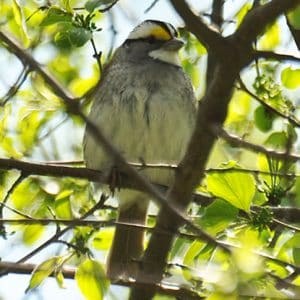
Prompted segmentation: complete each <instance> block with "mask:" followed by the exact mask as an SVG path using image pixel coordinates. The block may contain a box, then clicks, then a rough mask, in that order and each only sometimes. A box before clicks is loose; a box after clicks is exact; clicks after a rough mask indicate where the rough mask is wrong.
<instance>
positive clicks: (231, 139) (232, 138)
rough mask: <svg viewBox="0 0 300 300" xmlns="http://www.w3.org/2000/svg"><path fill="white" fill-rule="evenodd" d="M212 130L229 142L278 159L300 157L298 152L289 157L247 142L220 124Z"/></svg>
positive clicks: (297, 158) (296, 158)
mask: <svg viewBox="0 0 300 300" xmlns="http://www.w3.org/2000/svg"><path fill="white" fill-rule="evenodd" d="M212 130H213V132H214V133H215V134H216V135H217V136H219V137H221V138H223V139H224V140H226V141H227V142H228V143H230V144H233V145H236V146H239V147H242V148H245V149H248V150H250V151H253V152H256V153H263V154H265V155H268V156H271V157H274V158H278V159H286V158H288V159H292V160H299V159H300V156H299V155H297V154H293V153H291V154H289V155H288V157H287V155H286V152H277V151H275V150H271V149H268V148H265V147H263V146H260V145H257V144H253V143H250V142H247V141H245V140H243V139H241V138H240V137H238V136H236V135H233V134H230V133H228V132H227V131H225V130H224V129H223V128H221V127H220V126H214V127H213V128H212Z"/></svg>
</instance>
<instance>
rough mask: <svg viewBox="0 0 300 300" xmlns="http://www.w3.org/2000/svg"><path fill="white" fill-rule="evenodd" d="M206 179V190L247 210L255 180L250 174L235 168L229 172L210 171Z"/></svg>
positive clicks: (253, 192) (252, 194)
mask: <svg viewBox="0 0 300 300" xmlns="http://www.w3.org/2000/svg"><path fill="white" fill-rule="evenodd" d="M206 180H207V190H208V191H209V192H210V193H212V194H213V195H215V196H217V197H220V198H222V199H224V200H226V201H228V202H229V203H231V204H232V205H233V206H235V207H237V208H239V209H242V210H244V211H246V212H248V211H249V209H250V204H251V201H252V198H253V196H254V194H255V180H254V178H253V176H252V175H250V174H247V173H243V172H240V171H239V170H238V169H237V170H234V171H229V172H222V173H220V172H218V173H210V174H208V175H207V178H206Z"/></svg>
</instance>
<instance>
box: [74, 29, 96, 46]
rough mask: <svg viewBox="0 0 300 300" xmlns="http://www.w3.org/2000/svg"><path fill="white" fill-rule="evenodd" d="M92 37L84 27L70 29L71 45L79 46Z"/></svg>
mask: <svg viewBox="0 0 300 300" xmlns="http://www.w3.org/2000/svg"><path fill="white" fill-rule="evenodd" d="M91 38H92V33H91V32H90V31H89V30H87V29H85V28H77V27H75V28H72V29H71V30H70V40H71V43H72V45H73V46H75V47H81V46H83V45H84V44H85V43H86V42H87V41H89V40H90V39H91Z"/></svg>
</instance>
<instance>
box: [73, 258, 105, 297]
mask: <svg viewBox="0 0 300 300" xmlns="http://www.w3.org/2000/svg"><path fill="white" fill-rule="evenodd" d="M75 279H76V281H77V283H78V286H79V288H80V290H81V292H82V294H83V295H84V297H85V299H87V300H95V299H97V300H101V299H103V297H104V294H105V291H106V289H107V285H108V282H107V280H106V279H105V273H104V271H103V268H102V265H101V264H100V263H99V262H97V261H95V260H92V259H86V260H85V261H84V262H83V263H81V264H80V266H79V267H78V269H77V272H76V274H75Z"/></svg>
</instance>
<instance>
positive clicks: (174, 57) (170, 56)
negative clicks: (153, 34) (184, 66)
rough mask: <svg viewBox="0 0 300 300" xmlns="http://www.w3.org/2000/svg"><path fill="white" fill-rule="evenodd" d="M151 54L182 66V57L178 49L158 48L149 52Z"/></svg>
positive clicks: (155, 57)
mask: <svg viewBox="0 0 300 300" xmlns="http://www.w3.org/2000/svg"><path fill="white" fill-rule="evenodd" d="M149 56H150V57H152V58H154V59H158V60H160V61H163V62H166V63H168V64H171V65H175V66H179V67H180V66H181V63H180V59H179V56H178V52H177V51H169V50H164V49H157V50H153V51H151V52H149Z"/></svg>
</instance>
